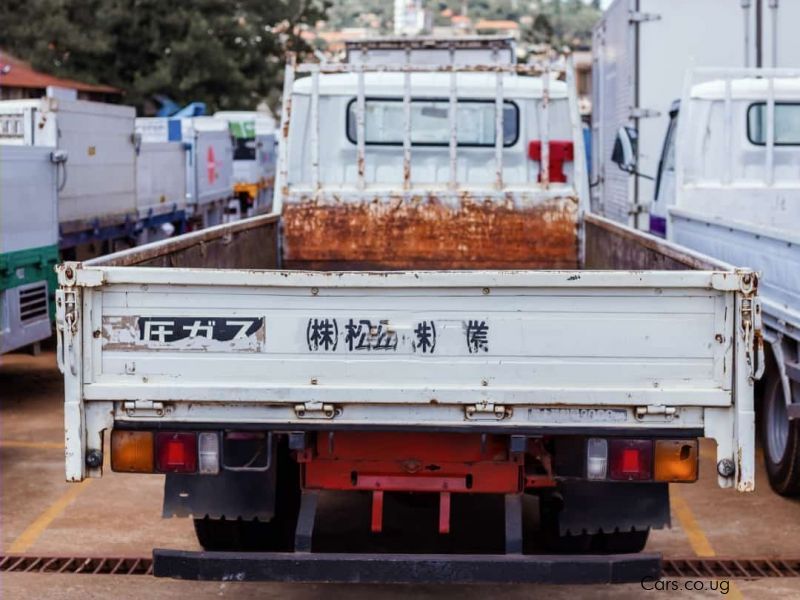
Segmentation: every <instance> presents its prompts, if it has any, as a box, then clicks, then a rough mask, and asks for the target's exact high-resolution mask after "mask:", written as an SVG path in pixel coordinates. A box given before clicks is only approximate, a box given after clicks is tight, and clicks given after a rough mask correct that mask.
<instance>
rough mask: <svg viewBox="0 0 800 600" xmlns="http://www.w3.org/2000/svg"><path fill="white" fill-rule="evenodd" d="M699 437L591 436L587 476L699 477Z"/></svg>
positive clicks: (638, 478)
mask: <svg viewBox="0 0 800 600" xmlns="http://www.w3.org/2000/svg"><path fill="white" fill-rule="evenodd" d="M697 459H698V452H697V440H655V441H653V440H631V439H608V440H607V439H604V438H589V439H588V440H587V441H586V478H587V479H590V480H595V481H597V480H612V481H672V482H690V481H696V480H697V472H698V468H697Z"/></svg>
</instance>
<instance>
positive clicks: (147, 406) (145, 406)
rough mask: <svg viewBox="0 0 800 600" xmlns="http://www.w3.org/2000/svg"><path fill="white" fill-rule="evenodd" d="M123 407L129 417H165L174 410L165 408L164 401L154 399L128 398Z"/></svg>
mask: <svg viewBox="0 0 800 600" xmlns="http://www.w3.org/2000/svg"><path fill="white" fill-rule="evenodd" d="M122 408H123V409H124V410H125V413H126V414H127V415H128V416H129V417H163V416H164V415H165V414H166V413H168V412H171V410H172V409H171V408H170V407H166V408H165V407H164V403H163V402H155V401H153V400H126V401H125V402H123V403H122Z"/></svg>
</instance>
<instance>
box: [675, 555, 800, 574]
mask: <svg viewBox="0 0 800 600" xmlns="http://www.w3.org/2000/svg"><path fill="white" fill-rule="evenodd" d="M661 571H662V577H697V578H703V579H704V578H717V579H756V578H761V577H800V558H791V559H788V558H664V559H663V560H662V561H661Z"/></svg>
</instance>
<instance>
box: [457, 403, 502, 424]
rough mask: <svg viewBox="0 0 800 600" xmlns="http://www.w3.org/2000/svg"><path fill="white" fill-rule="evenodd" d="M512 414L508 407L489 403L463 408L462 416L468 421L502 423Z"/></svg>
mask: <svg viewBox="0 0 800 600" xmlns="http://www.w3.org/2000/svg"><path fill="white" fill-rule="evenodd" d="M513 412H514V411H513V409H512V408H511V407H510V406H503V405H502V404H493V403H491V402H481V403H479V404H470V405H468V406H465V407H464V416H466V417H467V419H469V420H470V421H502V420H503V419H507V418H508V417H510V416H511V415H512V413H513Z"/></svg>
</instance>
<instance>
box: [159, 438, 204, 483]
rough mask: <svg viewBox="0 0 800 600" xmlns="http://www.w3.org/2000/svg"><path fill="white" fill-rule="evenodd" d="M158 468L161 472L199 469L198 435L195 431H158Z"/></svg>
mask: <svg viewBox="0 0 800 600" xmlns="http://www.w3.org/2000/svg"><path fill="white" fill-rule="evenodd" d="M156 470H158V471H160V472H161V473H194V472H196V471H197V436H196V435H195V434H194V433H165V432H161V433H157V434H156Z"/></svg>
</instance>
